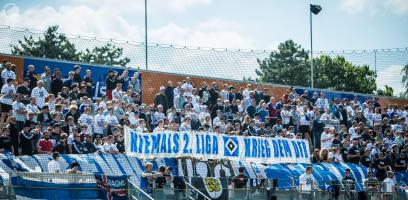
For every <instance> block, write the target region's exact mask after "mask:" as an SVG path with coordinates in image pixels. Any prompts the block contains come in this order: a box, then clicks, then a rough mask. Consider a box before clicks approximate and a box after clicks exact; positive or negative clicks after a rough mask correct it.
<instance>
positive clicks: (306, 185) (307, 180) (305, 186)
mask: <svg viewBox="0 0 408 200" xmlns="http://www.w3.org/2000/svg"><path fill="white" fill-rule="evenodd" d="M312 170H313V169H312V167H311V166H308V167H307V168H306V171H305V173H304V174H302V175H300V177H299V191H312V190H313V188H314V187H315V184H316V183H317V181H316V179H315V178H314V176H313V174H312Z"/></svg>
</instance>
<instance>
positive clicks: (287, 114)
mask: <svg viewBox="0 0 408 200" xmlns="http://www.w3.org/2000/svg"><path fill="white" fill-rule="evenodd" d="M280 116H281V117H282V124H283V128H288V127H289V123H290V119H291V117H290V112H289V110H288V105H287V104H284V105H283V109H282V111H281V113H280Z"/></svg>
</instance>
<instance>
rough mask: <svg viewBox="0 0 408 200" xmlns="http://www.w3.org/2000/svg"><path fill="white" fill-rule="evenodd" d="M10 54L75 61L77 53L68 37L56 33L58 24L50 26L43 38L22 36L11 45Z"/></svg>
mask: <svg viewBox="0 0 408 200" xmlns="http://www.w3.org/2000/svg"><path fill="white" fill-rule="evenodd" d="M11 52H12V54H15V55H20V56H33V57H45V58H52V59H62V60H73V61H77V60H78V58H79V54H78V53H77V50H76V48H75V45H74V44H72V43H71V42H70V41H69V40H68V38H67V37H66V36H65V34H63V33H58V26H50V27H48V29H47V31H45V33H44V38H38V40H34V38H33V37H32V36H29V37H26V36H24V40H23V41H21V40H19V41H18V45H17V46H13V47H12V50H11Z"/></svg>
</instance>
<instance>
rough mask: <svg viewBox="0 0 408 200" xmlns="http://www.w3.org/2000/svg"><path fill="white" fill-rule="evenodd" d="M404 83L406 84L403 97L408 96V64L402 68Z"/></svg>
mask: <svg viewBox="0 0 408 200" xmlns="http://www.w3.org/2000/svg"><path fill="white" fill-rule="evenodd" d="M401 75H402V80H401V81H402V84H403V85H404V88H405V92H403V93H402V94H401V97H402V98H404V97H408V64H407V65H405V66H404V67H403V68H402V70H401Z"/></svg>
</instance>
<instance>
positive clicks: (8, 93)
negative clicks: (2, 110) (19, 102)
mask: <svg viewBox="0 0 408 200" xmlns="http://www.w3.org/2000/svg"><path fill="white" fill-rule="evenodd" d="M1 94H2V96H1V98H0V102H1V103H3V104H7V105H12V104H13V96H14V95H15V94H16V88H15V87H14V85H8V84H6V85H3V87H1Z"/></svg>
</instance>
